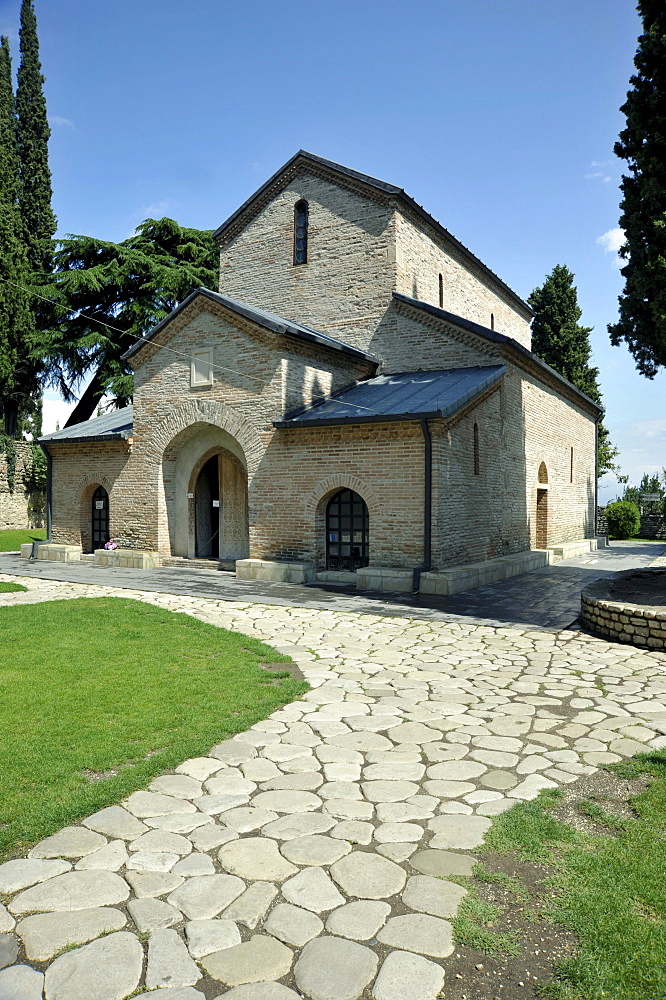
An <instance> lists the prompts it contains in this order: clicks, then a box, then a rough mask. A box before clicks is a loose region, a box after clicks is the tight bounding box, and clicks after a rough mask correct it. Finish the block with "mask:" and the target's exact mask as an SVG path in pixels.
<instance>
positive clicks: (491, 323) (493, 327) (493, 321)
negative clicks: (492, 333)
mask: <svg viewBox="0 0 666 1000" xmlns="http://www.w3.org/2000/svg"><path fill="white" fill-rule="evenodd" d="M490 329H491V330H494V329H495V313H491V314H490Z"/></svg>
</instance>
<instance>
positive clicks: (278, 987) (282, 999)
mask: <svg viewBox="0 0 666 1000" xmlns="http://www.w3.org/2000/svg"><path fill="white" fill-rule="evenodd" d="M224 996H225V998H226V1000H301V998H300V997H299V995H298V993H294V991H293V990H290V989H288V988H287V987H286V986H283V985H282V984H281V983H257V984H256V985H254V984H252V985H248V986H236V987H235V989H233V990H228V991H227V992H226V993H225V994H224ZM215 1000H222V996H219V997H216V998H215Z"/></svg>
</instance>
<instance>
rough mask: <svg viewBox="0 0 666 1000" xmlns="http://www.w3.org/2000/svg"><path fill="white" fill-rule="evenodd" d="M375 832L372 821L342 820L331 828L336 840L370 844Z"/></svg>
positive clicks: (332, 835)
mask: <svg viewBox="0 0 666 1000" xmlns="http://www.w3.org/2000/svg"><path fill="white" fill-rule="evenodd" d="M263 832H264V833H265V832H266V831H265V830H264V831H263ZM374 832H375V828H374V826H373V825H372V823H361V822H357V821H354V820H342V821H341V822H340V823H336V825H335V826H334V827H333V829H332V830H331V837H335V838H336V840H346V841H348V843H350V844H369V843H370V841H371V840H372V838H373V835H374Z"/></svg>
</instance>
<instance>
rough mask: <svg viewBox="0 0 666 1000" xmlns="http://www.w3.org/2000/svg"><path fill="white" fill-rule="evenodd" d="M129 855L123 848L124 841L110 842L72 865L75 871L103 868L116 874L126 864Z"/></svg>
mask: <svg viewBox="0 0 666 1000" xmlns="http://www.w3.org/2000/svg"><path fill="white" fill-rule="evenodd" d="M128 860H129V855H128V853H127V848H126V847H125V841H124V840H112V841H111V842H110V843H108V844H106V846H105V847H100V849H99V851H93V853H92V854H86V856H85V858H81V860H80V861H77V863H76V864H75V865H74V868H75V869H76V871H82V870H83V869H85V868H104V869H105V870H106V871H108V872H117V871H120V869H121V868H122V867H123V865H125V864H127V861H128Z"/></svg>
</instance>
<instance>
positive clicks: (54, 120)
mask: <svg viewBox="0 0 666 1000" xmlns="http://www.w3.org/2000/svg"><path fill="white" fill-rule="evenodd" d="M49 122H50V124H51V125H60V126H63V127H64V128H71V129H74V130H75V131H76V126H75V125H74V122H71V121H70V120H69V118H63V117H62V116H61V115H49Z"/></svg>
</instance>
